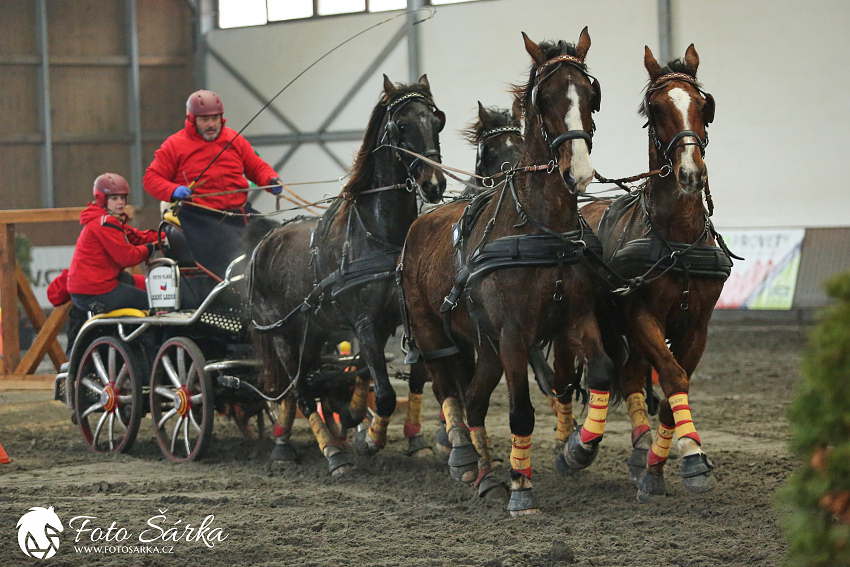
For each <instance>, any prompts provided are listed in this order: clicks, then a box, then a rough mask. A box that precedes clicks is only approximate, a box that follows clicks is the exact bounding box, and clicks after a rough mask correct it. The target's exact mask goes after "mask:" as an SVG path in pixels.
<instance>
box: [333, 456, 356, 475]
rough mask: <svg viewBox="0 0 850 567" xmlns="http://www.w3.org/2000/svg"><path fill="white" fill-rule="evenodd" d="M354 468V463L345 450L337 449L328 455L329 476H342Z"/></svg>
mask: <svg viewBox="0 0 850 567" xmlns="http://www.w3.org/2000/svg"><path fill="white" fill-rule="evenodd" d="M353 468H354V463H353V462H352V461H351V458H350V457H349V456H348V453H346V452H345V451H339V452H337V453H334V454H333V455H331V456H330V457H328V471H329V472H330V473H331V476H342V475H344V474H346V473H348V472H351V470H352V469H353Z"/></svg>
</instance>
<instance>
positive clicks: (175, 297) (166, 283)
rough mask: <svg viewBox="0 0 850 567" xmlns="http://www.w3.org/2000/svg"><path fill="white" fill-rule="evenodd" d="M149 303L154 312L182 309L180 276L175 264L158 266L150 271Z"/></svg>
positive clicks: (148, 280)
mask: <svg viewBox="0 0 850 567" xmlns="http://www.w3.org/2000/svg"><path fill="white" fill-rule="evenodd" d="M147 284H148V303H149V304H150V308H151V311H152V312H156V311H176V310H178V309H180V276H179V273H178V270H177V268H176V267H175V266H170V265H168V266H156V267H154V268H151V269H150V271H149V272H148V279H147Z"/></svg>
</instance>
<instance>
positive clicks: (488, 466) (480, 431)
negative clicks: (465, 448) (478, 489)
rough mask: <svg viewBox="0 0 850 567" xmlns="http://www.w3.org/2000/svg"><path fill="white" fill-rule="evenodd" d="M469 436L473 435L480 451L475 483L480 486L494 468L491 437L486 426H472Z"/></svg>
mask: <svg viewBox="0 0 850 567" xmlns="http://www.w3.org/2000/svg"><path fill="white" fill-rule="evenodd" d="M469 436H470V437H472V444H473V445H474V446H475V450H476V451H478V480H476V481H475V485H476V486H478V483H479V482H481V479H482V478H484V477H485V476H486V475H487V474H488V473H490V471H492V470H493V453H492V452H491V451H490V438H489V437H488V436H487V429H486V428H484V427H470V428H469Z"/></svg>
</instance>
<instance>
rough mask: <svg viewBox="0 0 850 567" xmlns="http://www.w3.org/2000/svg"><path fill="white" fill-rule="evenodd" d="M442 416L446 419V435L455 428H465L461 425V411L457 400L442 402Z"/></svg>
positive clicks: (447, 399) (448, 399) (464, 425)
mask: <svg viewBox="0 0 850 567" xmlns="http://www.w3.org/2000/svg"><path fill="white" fill-rule="evenodd" d="M443 415H445V417H446V433H448V432H449V431H451V430H452V429H454V428H455V427H466V424H464V423H463V410H462V409H461V407H460V402H459V401H458V399H457V398H446V399H445V400H443Z"/></svg>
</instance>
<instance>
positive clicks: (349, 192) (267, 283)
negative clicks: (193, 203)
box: [250, 75, 446, 476]
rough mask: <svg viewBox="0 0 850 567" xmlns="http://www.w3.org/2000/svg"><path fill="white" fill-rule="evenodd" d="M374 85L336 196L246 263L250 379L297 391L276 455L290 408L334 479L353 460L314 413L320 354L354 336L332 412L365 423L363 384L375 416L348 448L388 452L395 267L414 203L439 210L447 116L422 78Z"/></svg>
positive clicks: (418, 441)
mask: <svg viewBox="0 0 850 567" xmlns="http://www.w3.org/2000/svg"><path fill="white" fill-rule="evenodd" d="M383 87H384V88H383V93H382V96H381V98H380V101H379V102H378V104H377V105H376V106H375V108H374V109H373V111H372V113H371V116H370V118H369V123H368V126H367V128H366V133H365V135H364V139H363V144H362V145H361V147H360V150H359V152H358V154H357V157H356V158H355V162H354V165H353V167H352V171H351V176H350V179H349V181H348V183H347V184H346V185H345V186H344V187H343V189H342V191H341V193H340V195H339V196H338V197H337V198H336V199H335V200H334V201H333V203H332V204H331V205H330V206H329V208H328V210H327V211H326V212H325V213H324V215H322V217H321V218H301V219H297V220H293V221H291V222H288V223H286V224H285V225H283V226H281V227H280V228H278V229H275V230H274V231H272V232H271V233H269V235H267V236H266V237H265V238H264V239H263V240H262V241H261V242H260V243H259V244H258V245H257V247H256V248H255V250H254V253H253V257H252V260H251V268H250V269H251V278H250V279H251V292H250V304H251V308H252V312H253V314H254V327H255V331H256V336H257V338H256V341H255V345H256V348H257V352H258V356H259V358H260V360H261V361H262V363H263V371H262V372H261V376H260V378H259V382H260V384H261V386H262V387H263V388H264V389H265V390H267V391H269V392H280V391H281V390H283V389H284V388H287V387H291V388H292V391H293V392H294V396H290V397H287V398H285V403H284V404H283V409H282V411H281V415H280V418H279V419H278V422H277V423H276V424H275V435H276V437H277V442H278V445H279V446H281V447H283V450H279V451H278V452H277V455H281V456H282V457H281V458H292V457H293V454H292V451H291V446H290V445H289V444H288V434H289V432H290V431H291V428H292V423H293V420H294V417H295V405H296V404H297V406H298V409H300V410H301V412H302V413H303V414H304V415H305V416H307V417H308V419H309V421H310V426H311V428H312V430H313V433H314V434H315V436H316V439H317V441H318V442H319V447H320V448H321V450H322V452H323V454H324V455H325V457H326V458H327V460H328V467H329V470H330V472H331V474H332V475H334V476H337V475H340V474H343V473H345V472H347V471H348V470H350V469H351V468H352V466H353V463H352V460H351V459H350V457H349V455H348V453H347V451H345V450H344V446H343V445H344V444H343V443H342V441H341V440H340V439H339V438H338V437H337V436H336V435H333V434H332V433H331V431H330V430H329V428H328V425H331V427H332V428H335V425H336V424H335V423H333V424H327V423H325V422H324V421H323V419H322V416H321V414H320V413H319V412H318V409H317V404H316V394H315V392H314V391H312V390H311V388H310V387H309V375H308V374H309V373H310V372H311V371H314V370H316V369H317V368H318V365H319V364H320V363H321V354H322V348H323V346H324V345H325V344H326V343H327V342H328V341H329V340H331V339H333V338H334V336H335V335H336V334H338V332H339V330H340V329H348V331H349V332H351V333H353V334H354V335H355V336H356V338H357V341H358V343H359V349H360V356H361V357H362V359H363V360H365V362H366V365H367V366H368V376H367V377H360V376H358V378H357V380H356V383H355V386H354V392H353V394H352V393H350V391H349V392H343V393H341V396H342V397H346V396H347V397H350V400H351V401H350V404H349V406H348V407H347V408H340V409H339V413H340V420H341V424H342V426H343V427H345V428H349V427H353V426H355V425H358V424H360V423H361V421H363V420H364V418H365V417H366V411H367V406H366V398H367V394H368V390H369V377H371V380H372V381H374V393H375V415H374V417H373V419H372V422H371V426H370V427H369V428H368V429H365V428H364V429H361V430H360V431H359V432H358V433H357V435H356V436H355V438H354V446H355V449H356V450H357V452H358V453H360V454H367V455H373V454H375V453H377V452H378V450H380V449H381V448H382V447H384V446H385V445H386V439H387V426H388V424H389V419H390V415H391V414H392V413H393V411H394V410H395V406H396V394H395V392H394V391H393V388H392V386H391V385H390V382H389V376H388V374H387V363H386V359H385V356H384V347H385V346H386V343H387V340H388V338H389V336H390V335H391V334H393V333H394V332H395V330H396V328H397V327H398V325H399V324H400V322H401V315H400V312H399V304H398V300H397V295H398V294H397V290H396V287H395V281H394V276H395V268H396V263H397V261H398V256H399V254H400V252H401V248H402V244H403V243H404V238H405V235H406V234H407V229H408V227H409V226H410V224H411V223H412V222H413V221H414V219H415V218H416V216H417V214H418V207H417V195H419V196H420V197H421V198H422V199H424V200H425V201H428V202H437V201H439V200H440V199H441V198H442V195H443V192H444V191H445V187H446V180H445V177H444V175H443V173H442V171H441V170H440V169H439V167H435V165H433V164H434V163H438V162H439V161H440V150H439V148H440V139H439V132H440V131H441V130H442V129H443V127H444V126H445V114H443V112H442V111H440V110H439V109H438V108H437V106H436V105H435V103H434V99H433V97H432V95H431V87H430V84H429V82H428V78H427V76H425V75H423V76H422V77H421V78H420V80H419V81H418V82H416V83H413V84H410V85H395V84H393V83H392V81H390V80H389V78H387V76H386V75H384V84H383ZM415 154H418V155H415ZM423 158H426V159H423ZM421 381H422V384H418V383H417V379H416V378H411V382H410V388H411V396H410V399H409V404H408V405H409V408H408V421H411V422H415V421H416V419H417V415H418V416H420V417H418V419H420V420H421V399H422V395H421V392H422V390H423V388H424V378H422V380H421ZM417 389H418V392H419V394H418V396H417V395H416V391H417ZM335 432H336V431H335ZM405 434H406V435H408V442H409V445H410V447H411V448H412V450H413V451H416V450H419V449H423V448H428V446H427V443H426V442H425V441H424V438H423V436H422V435H421V433H419V431H418V424H416V423H411V424H410V425H409V426H408V425H407V424H406V426H405ZM277 449H278V446H276V450H277ZM428 450H430V448H428ZM273 457H275V453H273Z"/></svg>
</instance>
